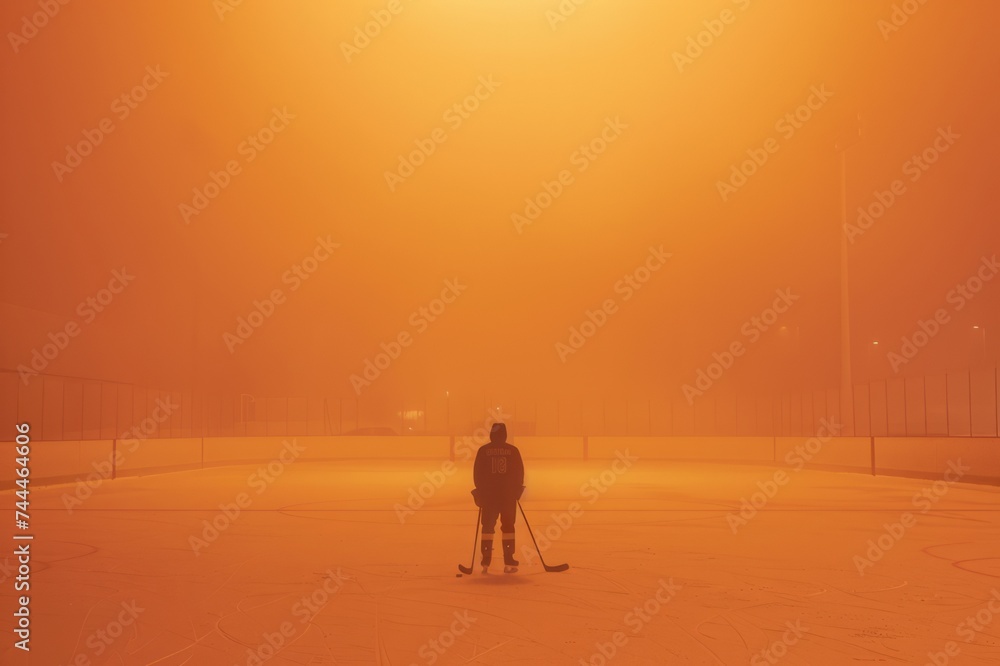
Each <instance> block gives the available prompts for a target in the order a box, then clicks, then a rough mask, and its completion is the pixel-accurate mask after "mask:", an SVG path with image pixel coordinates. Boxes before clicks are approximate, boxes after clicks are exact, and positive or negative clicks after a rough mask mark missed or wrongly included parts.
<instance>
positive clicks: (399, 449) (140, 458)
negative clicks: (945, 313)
mask: <svg viewBox="0 0 1000 666" xmlns="http://www.w3.org/2000/svg"><path fill="white" fill-rule="evenodd" d="M514 443H515V444H516V445H517V446H518V447H519V448H520V450H521V453H522V455H523V456H524V459H525V461H527V462H530V461H532V460H566V461H573V460H581V461H582V460H588V459H589V460H611V459H614V458H615V457H616V456H617V454H618V452H619V451H622V452H624V451H625V450H626V449H627V450H628V452H629V453H630V454H631V455H632V456H636V457H638V458H639V459H646V460H678V461H702V462H717V463H741V464H756V465H767V466H775V465H776V466H781V467H801V468H806V469H818V470H832V471H843V472H856V473H863V474H877V475H886V476H905V477H919V478H938V477H940V475H941V474H943V473H944V471H945V470H946V469H948V466H949V463H951V462H956V463H957V462H958V461H961V463H962V464H963V465H965V466H966V467H968V468H970V471H969V473H968V475H967V476H966V477H965V478H964V479H963V480H964V481H966V482H971V483H988V484H1000V438H995V437H976V438H969V437H951V438H946V437H910V438H903V437H832V438H825V439H821V438H819V437H519V438H517V439H516V441H515V442H514ZM476 445H477V442H475V441H472V440H470V439H468V438H463V437H454V438H451V437H447V436H414V437H358V436H353V437H352V436H323V437H315V436H314V437H204V438H202V437H195V438H169V439H147V440H141V441H139V440H111V439H99V440H83V441H78V440H70V441H54V442H32V443H31V454H30V458H31V464H30V468H31V480H32V482H33V483H35V484H39V483H42V484H54V483H66V482H72V481H75V480H77V479H85V478H86V477H88V476H89V475H97V476H98V477H100V478H104V479H110V478H117V477H122V476H141V475H147V474H158V473H163V472H170V471H180V470H185V469H198V468H202V467H215V466H224V465H240V464H254V463H260V462H268V461H271V460H276V459H279V457H281V456H284V457H285V458H287V457H288V456H294V458H295V459H296V460H298V461H303V462H305V461H324V460H327V461H328V460H385V461H400V462H403V461H436V462H438V463H441V462H444V461H449V460H454V461H455V462H456V463H457V464H458V465H460V466H461V465H463V464H467V463H468V462H470V459H471V452H472V451H473V450H474V448H475V446H476ZM15 447H16V445H15V443H14V442H3V443H0V450H2V451H3V455H4V456H6V459H8V460H13V459H14V458H15V457H16V453H15ZM283 452H284V453H283ZM13 469H14V466H13V465H8V466H6V467H2V468H0V487H2V488H4V489H7V488H11V487H13V485H14V481H15V480H16V477H15V476H14V474H13Z"/></svg>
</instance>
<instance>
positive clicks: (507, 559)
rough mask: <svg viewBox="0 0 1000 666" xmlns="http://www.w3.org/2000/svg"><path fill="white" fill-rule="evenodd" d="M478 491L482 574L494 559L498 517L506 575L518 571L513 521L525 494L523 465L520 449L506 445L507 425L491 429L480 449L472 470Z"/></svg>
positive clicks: (497, 425)
mask: <svg viewBox="0 0 1000 666" xmlns="http://www.w3.org/2000/svg"><path fill="white" fill-rule="evenodd" d="M472 476H473V481H474V482H475V484H476V489H475V490H473V491H472V496H473V498H474V499H475V500H476V505H477V506H478V507H479V508H481V509H482V516H483V518H482V523H483V534H482V545H481V547H480V549H481V552H482V556H483V559H482V565H483V573H486V572H487V571H488V570H489V567H490V562H491V561H492V560H493V535H494V533H495V532H496V523H497V518H498V517H499V518H500V532H501V534H502V535H503V539H502V543H503V562H504V572H505V573H512V572H514V571H517V565H518V562H517V560H515V559H514V519H515V518H516V516H517V501H518V500H519V499H521V493H523V492H524V463H523V462H522V460H521V452H520V451H518V450H517V447H516V446H514V445H513V444H509V443H508V442H507V426H506V425H504V424H503V423H494V424H493V427H492V428H491V429H490V441H489V443H487V444H484V445H482V446H481V447H479V451H478V452H477V453H476V463H475V466H474V468H473V473H472Z"/></svg>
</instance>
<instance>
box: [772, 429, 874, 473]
mask: <svg viewBox="0 0 1000 666" xmlns="http://www.w3.org/2000/svg"><path fill="white" fill-rule="evenodd" d="M774 443H775V445H774V452H775V462H777V463H778V464H779V465H786V466H792V467H796V468H799V467H803V468H806V469H819V470H830V471H845V472H866V473H869V474H870V473H871V467H872V443H871V438H870V437H835V438H831V439H828V440H827V441H823V440H822V439H820V438H818V437H776V438H775V440H774Z"/></svg>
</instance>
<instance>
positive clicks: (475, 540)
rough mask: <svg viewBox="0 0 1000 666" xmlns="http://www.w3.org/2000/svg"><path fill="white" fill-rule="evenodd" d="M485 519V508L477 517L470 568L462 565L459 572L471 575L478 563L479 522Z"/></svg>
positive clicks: (480, 508)
mask: <svg viewBox="0 0 1000 666" xmlns="http://www.w3.org/2000/svg"><path fill="white" fill-rule="evenodd" d="M482 517H483V507H479V515H478V516H477V517H476V535H475V537H473V539H472V561H471V562H469V566H467V567H463V566H462V565H461V564H459V565H458V570H459V571H461V572H462V573H464V574H465V575H469V574H471V573H472V566H473V565H474V564H475V563H476V543H478V541H479V521H480V520H481V519H482Z"/></svg>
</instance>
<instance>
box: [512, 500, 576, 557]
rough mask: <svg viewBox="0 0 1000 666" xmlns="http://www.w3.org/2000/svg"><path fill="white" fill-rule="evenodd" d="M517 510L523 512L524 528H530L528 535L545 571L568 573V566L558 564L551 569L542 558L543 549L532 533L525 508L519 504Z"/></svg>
mask: <svg viewBox="0 0 1000 666" xmlns="http://www.w3.org/2000/svg"><path fill="white" fill-rule="evenodd" d="M517 508H519V509H520V510H521V517H522V518H524V526H525V527H527V528H528V534H530V535H531V543H533V544H535V550H537V551H538V559H539V560H541V562H542V566H543V567H544V568H545V570H546V571H549V572H553V571H566V569H569V565H568V564H557V565H555V566H551V567H550V566H549V565H548V564H546V563H545V558H543V557H542V549H541V548H539V547H538V542H537V541H535V534H534V532H532V531H531V524H530V523H528V517H527V516H526V515H524V507H523V506H521V503H520V502H518V503H517Z"/></svg>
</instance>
